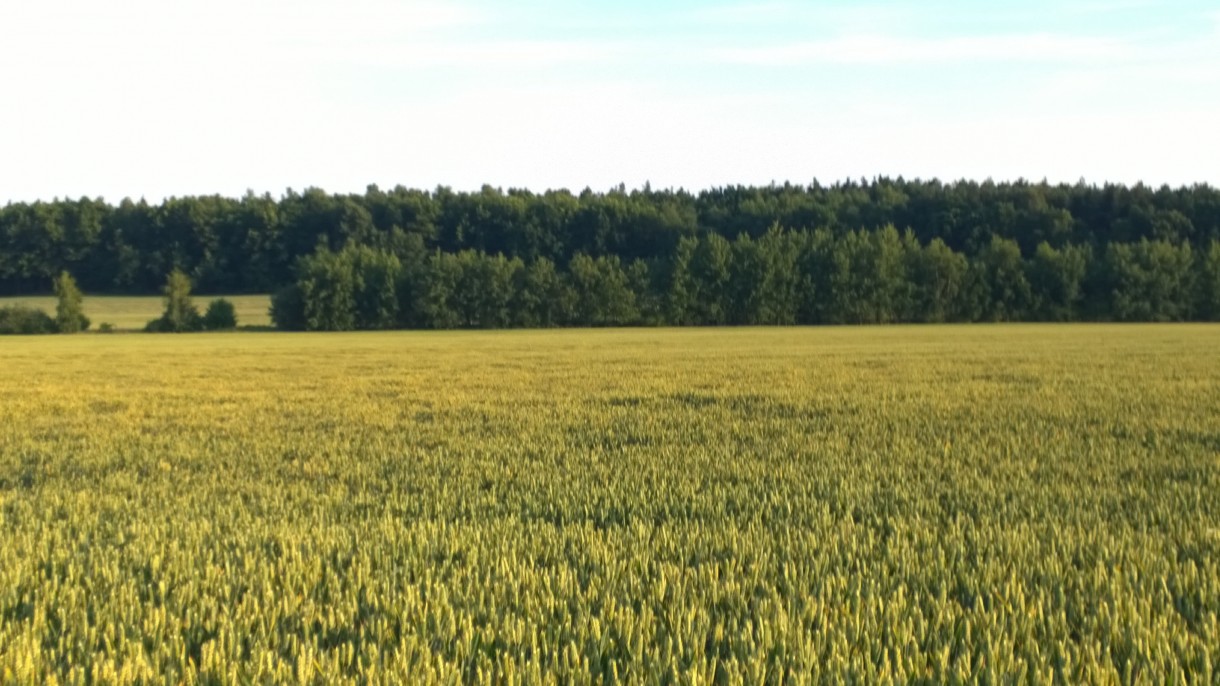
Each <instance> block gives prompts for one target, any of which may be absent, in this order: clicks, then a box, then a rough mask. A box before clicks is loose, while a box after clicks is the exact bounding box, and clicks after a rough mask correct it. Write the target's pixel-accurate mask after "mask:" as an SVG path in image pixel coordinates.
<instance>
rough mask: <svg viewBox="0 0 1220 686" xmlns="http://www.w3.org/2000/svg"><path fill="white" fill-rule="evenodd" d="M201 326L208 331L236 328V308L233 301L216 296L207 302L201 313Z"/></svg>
mask: <svg viewBox="0 0 1220 686" xmlns="http://www.w3.org/2000/svg"><path fill="white" fill-rule="evenodd" d="M203 328H205V329H207V330H208V331H223V330H227V329H236V328H237V309H236V308H235V307H233V303H231V302H229V301H228V300H225V299H224V298H217V299H216V300H213V301H212V302H210V303H208V309H207V311H205V312H204V313H203Z"/></svg>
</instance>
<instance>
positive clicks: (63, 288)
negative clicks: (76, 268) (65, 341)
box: [55, 271, 89, 333]
mask: <svg viewBox="0 0 1220 686" xmlns="http://www.w3.org/2000/svg"><path fill="white" fill-rule="evenodd" d="M83 299H84V296H82V295H81V292H80V288H77V286H76V279H74V278H72V275H71V274H69V273H68V272H66V271H65V272H60V274H59V278H57V279H55V327H56V328H57V329H58V330H59V332H60V333H78V332H80V331H84V330H86V329H88V328H89V318H88V317H86V316H85V313H84V310H83V306H82V301H83Z"/></svg>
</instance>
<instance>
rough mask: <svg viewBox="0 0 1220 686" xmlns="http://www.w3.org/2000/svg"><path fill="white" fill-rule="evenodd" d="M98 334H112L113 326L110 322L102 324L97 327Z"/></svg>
mask: <svg viewBox="0 0 1220 686" xmlns="http://www.w3.org/2000/svg"><path fill="white" fill-rule="evenodd" d="M97 330H98V333H114V324H111V323H110V322H102V323H101V324H98V325H97Z"/></svg>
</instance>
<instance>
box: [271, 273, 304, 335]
mask: <svg viewBox="0 0 1220 686" xmlns="http://www.w3.org/2000/svg"><path fill="white" fill-rule="evenodd" d="M269 314H270V315H271V322H272V323H273V324H275V326H276V327H277V328H280V329H283V330H285V331H305V330H306V329H308V322H306V320H305V296H304V294H303V293H302V291H301V287H300V286H299V285H297V284H295V283H293V284H289V285H287V286H285V287H283V288H281V289H280V290H278V291H276V292H275V293H274V294H273V295H272V296H271V308H270V312H269Z"/></svg>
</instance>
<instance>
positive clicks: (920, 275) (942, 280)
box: [908, 238, 970, 322]
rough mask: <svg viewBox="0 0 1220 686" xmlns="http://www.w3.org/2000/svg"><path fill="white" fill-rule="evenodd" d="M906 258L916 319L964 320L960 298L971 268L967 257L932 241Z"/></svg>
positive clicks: (942, 242) (938, 241)
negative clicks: (908, 261) (908, 263)
mask: <svg viewBox="0 0 1220 686" xmlns="http://www.w3.org/2000/svg"><path fill="white" fill-rule="evenodd" d="M908 259H909V260H910V265H909V267H908V273H909V274H910V279H911V287H912V291H913V292H912V297H913V299H914V305H913V308H914V313H915V318H916V319H917V320H918V321H923V322H950V321H957V320H959V319H961V318H963V317H965V316H966V315H965V313H964V311H963V310H964V307H963V303H962V297H963V293H964V291H965V289H966V280H967V277H968V272H969V269H970V262H969V260H967V259H966V256H965V255H963V254H961V253H958V252H954V250H953V249H952V248H950V247H949V246H948V245H945V242H944V241H942V240H941V239H939V238H934V239H932V242H930V243H928V245H927V246H925V247H924V248H922V249H921V250H919V251H918V252H912V253H910V254H909V256H908Z"/></svg>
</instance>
